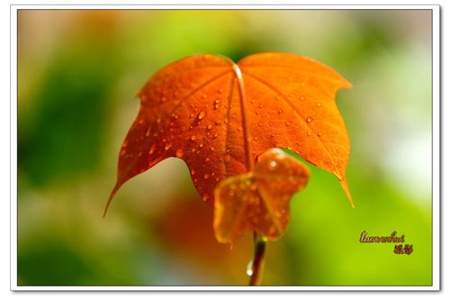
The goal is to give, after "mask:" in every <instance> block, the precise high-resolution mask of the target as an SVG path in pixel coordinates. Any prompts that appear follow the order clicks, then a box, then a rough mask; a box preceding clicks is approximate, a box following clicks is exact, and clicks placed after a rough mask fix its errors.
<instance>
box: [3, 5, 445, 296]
mask: <svg viewBox="0 0 450 300" xmlns="http://www.w3.org/2000/svg"><path fill="white" fill-rule="evenodd" d="M22 9H27V10H38V9H52V10H63V9H64V10H70V9H86V10H92V9H113V10H125V9H126V10H140V9H148V10H161V9H165V10H169V9H196V10H207V9H209V10H211V9H217V10H220V9H235V10H245V9H258V10H290V9H302V10H349V9H351V10H431V11H432V87H433V88H432V224H433V225H432V285H430V286H167V285H165V286H20V285H18V282H17V275H18V274H17V219H18V218H17V215H18V212H17V175H18V174H17V173H18V172H17V122H18V116H17V86H18V84H17V83H18V82H17V59H18V57H17V50H18V49H17V40H18V39H17V34H18V32H17V14H18V11H19V10H22ZM440 25H441V21H440V6H439V5H437V4H436V5H434V4H433V5H431V4H424V5H388V4H382V5H381V4H380V5H371V4H357V5H325V4H317V5H311V4H284V5H278V4H261V5H259V4H258V5H255V4H152V5H148V4H145V5H144V4H136V5H131V4H130V5H129V4H29V5H28V4H23V5H22V4H17V5H16V4H11V6H10V122H11V124H10V126H11V127H10V128H11V131H10V151H11V152H10V159H11V160H10V176H11V177H10V226H11V231H10V244H11V248H10V276H11V278H10V279H11V282H10V288H11V290H12V291H440V284H441V281H440V279H441V256H440V255H441V230H440V225H441V210H440V208H441V102H440V99H441V69H440V66H441V40H440V38H441V33H440Z"/></svg>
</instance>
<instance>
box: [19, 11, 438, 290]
mask: <svg viewBox="0 0 450 300" xmlns="http://www.w3.org/2000/svg"><path fill="white" fill-rule="evenodd" d="M18 29H19V30H18V34H19V36H18V43H19V49H18V51H19V53H18V55H19V65H18V71H19V72H18V76H19V82H18V84H19V90H18V93H19V99H18V110H19V117H18V119H19V124H18V125H19V127H18V129H19V136H18V146H19V153H18V173H19V178H18V185H19V189H18V195H19V196H18V243H19V244H18V281H19V285H213V284H214V285H241V284H247V281H248V280H247V278H246V274H245V269H246V265H247V263H248V261H249V260H250V258H251V254H252V253H251V252H252V245H251V244H252V243H251V237H250V236H247V237H245V238H243V239H242V240H240V241H239V242H238V243H237V244H236V245H234V247H233V248H232V249H230V248H229V247H228V246H226V245H222V244H218V243H217V242H216V241H215V239H214V235H213V231H212V209H211V207H209V206H208V205H206V204H205V203H203V202H202V201H201V200H200V199H199V197H198V195H197V193H196V191H195V189H194V188H193V185H192V182H191V179H190V176H189V173H188V170H187V167H186V165H185V164H184V163H183V162H182V161H181V160H178V159H168V160H166V161H163V162H161V163H160V164H158V165H157V166H156V167H154V168H153V169H151V170H149V171H147V172H146V173H144V174H142V175H140V176H138V177H136V178H134V179H133V180H131V181H130V182H129V183H127V184H126V185H125V186H124V187H123V189H122V190H121V191H120V192H119V194H118V196H117V198H116V199H115V201H114V203H113V205H112V209H111V210H110V212H109V215H108V216H107V218H106V219H102V217H101V214H102V209H103V207H104V205H105V202H106V199H107V197H108V195H109V192H110V190H111V188H112V186H113V183H114V181H115V176H116V175H115V172H116V164H117V156H118V152H119V148H120V144H121V142H122V140H123V138H124V136H125V134H126V132H127V130H128V128H129V126H130V125H131V122H132V121H133V119H134V117H135V115H136V114H137V111H138V107H139V101H138V99H137V98H136V97H135V94H136V92H137V91H138V90H139V88H140V87H141V86H143V84H144V83H145V82H146V80H147V79H148V77H149V76H150V75H151V74H152V73H154V72H155V71H156V70H158V69H159V68H161V67H163V66H164V65H166V64H168V63H170V62H171V61H173V60H176V59H179V58H181V57H184V56H188V55H192V54H197V53H218V54H223V55H226V56H229V57H231V58H233V59H234V60H238V59H239V58H242V57H244V56H246V55H249V54H252V53H255V52H263V51H288V52H294V53H298V54H302V55H306V56H310V57H312V58H315V59H317V60H320V61H321V62H323V63H325V64H328V65H329V66H332V67H333V68H335V69H336V70H337V71H338V72H339V73H341V74H343V75H344V76H345V77H346V78H347V79H349V80H350V81H351V82H352V83H353V89H351V90H346V91H342V92H340V93H339V95H338V100H337V101H338V106H339V108H340V110H341V112H342V114H343V116H344V119H345V121H346V124H347V126H348V129H349V134H350V137H351V141H352V154H351V158H350V164H349V168H348V177H349V183H350V187H351V189H352V193H353V197H354V201H355V203H356V206H357V207H356V208H355V209H352V208H350V206H349V205H348V203H347V201H346V199H345V196H344V193H343V192H342V190H341V188H340V186H339V184H338V182H337V180H336V179H335V178H334V177H333V176H332V175H330V174H328V173H326V172H324V171H321V170H318V169H316V168H314V167H312V166H310V169H311V170H312V177H311V180H310V184H309V186H308V188H307V189H306V190H305V191H304V192H302V193H301V194H298V195H297V196H295V198H294V199H293V200H292V202H291V203H292V204H291V209H292V217H291V222H290V225H289V227H288V230H287V233H286V234H285V235H284V236H283V237H282V238H281V239H280V240H279V241H277V242H273V243H270V244H269V247H268V256H267V261H266V267H265V277H264V281H263V284H265V285H431V284H432V251H431V250H432V249H431V242H432V234H431V228H432V227H431V226H432V218H431V216H432V215H431V103H432V101H431V11H425V10H422V11H419V10H409V11H406V10H405V11H398V10H397V11H384V10H373V11H368V10H367V11H366V10H353V11H350V10H341V11H331V10H297V11H295V10H292V11H287V10H285V11H282V10H279V11H274V10H273V11H267V10H266V11H263V10H259V11H257V10H254V11H245V10H240V11H239V10H235V11H231V10H229V11H214V10H208V11H193V10H190V11H181V10H178V11H176V10H172V11H170V10H161V11H151V10H141V11H138V10H95V11H94V10H93V11H80V10H79V11H77V10H72V11H70V10H52V11H47V10H36V11H29V10H28V11H27V10H21V11H20V12H19V18H18ZM363 230H366V231H368V232H369V234H371V235H390V234H391V233H392V231H397V233H398V235H402V234H405V236H406V243H408V244H412V245H413V249H414V252H413V253H412V254H411V255H397V254H394V253H393V248H394V245H393V244H361V243H359V235H360V233H361V231H363Z"/></svg>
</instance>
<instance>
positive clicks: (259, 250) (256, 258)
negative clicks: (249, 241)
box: [248, 232, 267, 285]
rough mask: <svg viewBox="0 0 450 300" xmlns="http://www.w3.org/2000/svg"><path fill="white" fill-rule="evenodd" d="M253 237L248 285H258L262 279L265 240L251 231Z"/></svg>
mask: <svg viewBox="0 0 450 300" xmlns="http://www.w3.org/2000/svg"><path fill="white" fill-rule="evenodd" d="M253 238H254V244H255V248H254V254H253V261H252V266H251V270H250V271H251V272H250V273H249V274H250V275H249V276H250V282H249V284H248V285H260V284H261V281H262V275H263V270H264V257H265V253H266V244H267V240H266V238H264V237H263V236H260V235H259V234H257V233H256V232H255V233H253Z"/></svg>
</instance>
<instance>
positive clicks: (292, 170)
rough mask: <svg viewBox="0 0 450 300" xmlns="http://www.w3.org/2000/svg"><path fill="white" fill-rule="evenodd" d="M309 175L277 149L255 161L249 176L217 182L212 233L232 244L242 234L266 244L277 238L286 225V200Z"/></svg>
mask: <svg viewBox="0 0 450 300" xmlns="http://www.w3.org/2000/svg"><path fill="white" fill-rule="evenodd" d="M308 178H309V171H308V169H307V168H306V167H305V166H303V164H302V163H300V162H299V161H298V160H296V159H295V158H292V157H290V156H289V155H287V154H285V153H284V152H283V151H282V150H280V149H276V148H274V149H269V150H268V151H266V152H264V153H263V154H261V155H260V156H259V157H258V160H257V162H256V164H255V166H254V169H253V170H252V172H249V173H245V174H242V175H236V176H232V177H229V178H227V179H225V180H224V181H222V182H220V183H219V185H218V186H217V187H216V190H215V201H214V231H215V233H216V238H217V240H218V241H219V242H222V243H232V242H233V241H234V240H235V239H236V238H237V237H239V236H240V235H241V233H243V232H244V231H252V232H256V233H258V234H260V235H262V236H265V237H267V238H268V239H269V240H274V239H276V238H278V237H280V236H281V235H282V234H283V232H284V231H285V229H286V227H287V224H288V223H289V200H290V198H291V197H292V195H293V194H294V193H295V192H297V191H299V190H301V189H303V188H304V187H305V186H306V184H307V183H308Z"/></svg>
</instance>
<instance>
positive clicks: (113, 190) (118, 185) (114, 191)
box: [102, 183, 121, 218]
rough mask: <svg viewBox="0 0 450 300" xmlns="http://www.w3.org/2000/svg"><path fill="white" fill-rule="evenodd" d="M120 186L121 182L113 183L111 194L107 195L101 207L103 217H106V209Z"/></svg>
mask: <svg viewBox="0 0 450 300" xmlns="http://www.w3.org/2000/svg"><path fill="white" fill-rule="evenodd" d="M120 186H121V184H119V183H116V184H115V185H114V188H113V189H112V191H111V194H110V195H109V198H108V201H107V202H106V205H105V208H104V209H103V215H102V217H103V218H105V217H106V214H107V213H108V209H109V207H110V206H111V202H112V200H113V198H114V196H115V195H116V193H117V191H118V190H119V188H120Z"/></svg>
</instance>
